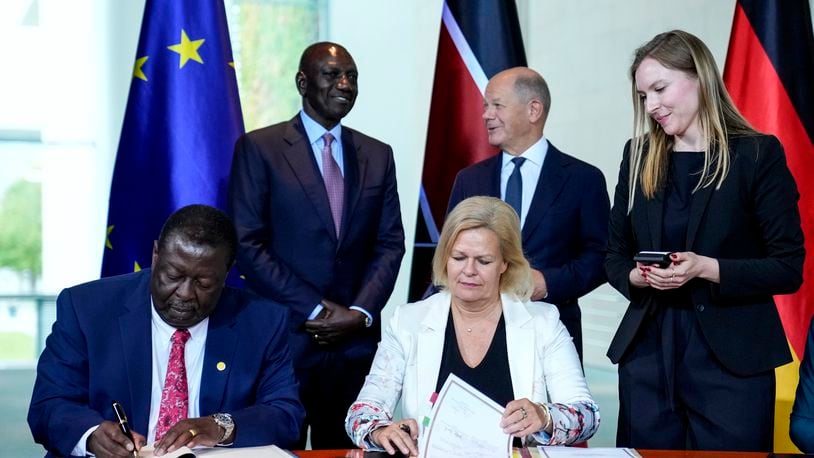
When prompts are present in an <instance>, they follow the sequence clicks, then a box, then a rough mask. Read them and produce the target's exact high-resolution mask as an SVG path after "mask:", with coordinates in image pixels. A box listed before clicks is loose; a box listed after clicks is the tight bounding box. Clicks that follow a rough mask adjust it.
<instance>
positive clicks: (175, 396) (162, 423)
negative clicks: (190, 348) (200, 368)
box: [155, 329, 189, 442]
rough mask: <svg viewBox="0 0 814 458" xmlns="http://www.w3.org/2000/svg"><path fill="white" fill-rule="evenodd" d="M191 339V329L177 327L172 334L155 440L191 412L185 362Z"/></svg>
mask: <svg viewBox="0 0 814 458" xmlns="http://www.w3.org/2000/svg"><path fill="white" fill-rule="evenodd" d="M187 340H189V331H188V330H186V329H176V331H175V332H174V333H173V335H172V348H171V349H170V358H169V361H168V362H167V378H166V379H165V380H164V390H163V391H161V407H160V408H159V410H158V424H157V425H156V426H155V441H156V442H158V441H160V440H161V438H162V437H164V434H166V432H167V431H168V430H169V429H170V428H172V427H173V425H175V424H176V423H178V422H179V421H180V420H183V419H185V418H187V414H188V412H189V391H188V390H187V366H186V363H185V362H184V345H186V343H187Z"/></svg>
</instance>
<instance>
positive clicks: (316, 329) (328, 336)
mask: <svg viewBox="0 0 814 458" xmlns="http://www.w3.org/2000/svg"><path fill="white" fill-rule="evenodd" d="M320 304H321V305H322V311H321V312H319V315H317V317H316V318H314V319H313V320H308V321H306V322H305V332H307V333H308V334H310V335H311V336H312V337H313V338H314V341H315V342H316V343H318V344H319V345H331V344H334V343H337V342H339V341H340V340H341V339H342V338H344V337H346V336H348V335H349V334H352V333H353V332H356V331H358V330H359V329H360V328H364V327H365V314H364V313H362V312H360V311H358V310H351V309H349V308H347V307H343V306H341V305H339V304H337V303H336V302H333V301H329V300H327V299H323V300H322V301H321V302H320Z"/></svg>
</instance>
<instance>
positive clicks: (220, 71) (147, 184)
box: [102, 0, 243, 276]
mask: <svg viewBox="0 0 814 458" xmlns="http://www.w3.org/2000/svg"><path fill="white" fill-rule="evenodd" d="M242 133H243V118H242V116H241V111H240V99H239V96H238V91H237V79H236V77H235V69H234V62H233V60H232V50H231V45H230V43H229V30H228V26H227V23H226V12H225V9H224V5H223V2H222V1H220V0H207V1H204V0H183V1H182V0H172V1H152V0H147V4H146V6H145V10H144V18H143V21H142V24H141V36H140V37H139V44H138V52H137V53H136V63H135V66H134V69H133V80H132V83H131V86H130V95H129V97H128V100H127V111H126V112H125V116H124V125H123V127H122V134H121V139H120V140H119V151H118V155H117V157H116V166H115V169H114V171H113V183H112V185H111V189H110V205H109V210H108V219H107V221H108V223H107V224H108V227H107V240H106V243H105V247H106V248H105V253H104V259H103V262H102V276H109V275H118V274H122V273H127V272H132V271H134V270H139V269H141V267H148V266H149V265H150V258H151V252H152V242H153V240H155V239H156V238H157V237H158V233H159V231H160V230H161V225H162V224H163V223H164V221H165V220H166V219H167V217H168V216H169V215H170V214H171V213H172V212H173V211H175V210H177V209H178V208H180V207H183V206H184V205H188V204H193V203H203V204H208V205H213V206H215V207H219V208H221V209H225V208H226V188H227V184H228V178H229V168H230V164H231V161H232V150H233V147H234V143H235V140H237V138H238V137H239V136H240V135H241V134H242Z"/></svg>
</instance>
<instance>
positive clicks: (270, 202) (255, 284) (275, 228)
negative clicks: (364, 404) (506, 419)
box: [229, 115, 404, 448]
mask: <svg viewBox="0 0 814 458" xmlns="http://www.w3.org/2000/svg"><path fill="white" fill-rule="evenodd" d="M341 141H342V147H343V154H344V156H343V157H344V178H345V203H344V214H343V217H342V227H341V230H340V238H339V239H337V237H336V233H335V232H336V231H335V229H334V224H333V219H332V217H331V211H330V204H329V203H328V196H327V193H326V191H325V185H324V183H323V181H322V175H321V174H320V172H319V168H318V167H317V164H316V160H315V159H314V154H313V151H312V149H311V145H310V144H309V142H308V137H307V135H306V133H305V130H304V128H303V126H302V121H301V118H300V116H299V115H297V116H295V117H294V118H293V119H291V120H290V121H288V122H283V123H280V124H276V125H273V126H269V127H266V128H263V129H260V130H256V131H253V132H250V133H248V134H246V135H244V136H243V137H241V138H240V139H239V140H238V142H237V144H236V145H235V156H234V160H233V162H232V173H231V182H230V186H229V204H230V209H231V212H232V215H233V220H234V222H235V227H236V228H237V233H238V238H239V244H240V246H239V249H238V255H237V262H238V266H239V268H240V271H241V273H242V274H243V275H245V277H246V284H247V285H248V287H249V288H250V289H252V290H254V291H256V292H257V293H259V294H261V295H263V296H265V297H268V298H270V299H272V300H274V301H277V302H280V303H284V304H286V305H289V306H290V307H291V310H292V322H291V325H292V331H293V333H292V340H291V346H292V352H293V353H294V364H295V366H296V367H297V369H298V376H299V377H300V382H301V384H302V390H303V391H302V399H303V402H304V403H305V407H306V412H307V415H308V417H307V419H306V422H307V423H309V424H311V425H312V426H313V425H314V423H317V424H319V423H320V422H321V421H322V423H323V424H324V426H325V428H327V429H329V430H330V431H331V432H332V435H333V438H332V439H329V440H327V441H326V442H322V441H321V437H322V433H321V431H317V432H316V434H315V433H314V431H312V437H311V439H312V444H313V445H314V446H315V448H322V446H323V445H324V446H327V447H329V448H345V447H351V446H352V443H351V442H350V440H349V439H348V438H347V435H346V434H345V432H344V428H343V425H344V418H345V413H346V412H347V409H348V407H350V404H351V403H352V402H353V401H354V400H355V399H356V395H357V394H358V393H359V390H360V389H361V387H362V383H363V381H364V377H365V376H366V375H367V372H368V370H369V369H370V363H371V362H372V360H373V355H374V353H375V351H376V344H377V343H378V341H379V338H380V312H381V309H382V308H383V307H384V305H385V304H386V303H387V300H388V298H389V297H390V294H391V293H392V291H393V286H394V285H395V282H396V277H397V275H398V271H399V267H400V265H401V258H402V256H403V255H404V229H403V227H402V223H401V210H400V207H399V199H398V193H397V189H396V169H395V162H394V160H393V151H392V149H391V148H390V147H389V146H388V145H386V144H384V143H382V142H380V141H378V140H375V139H373V138H371V137H368V136H366V135H364V134H362V133H360V132H358V131H355V130H353V129H350V128H348V127H345V126H343V127H342V139H341ZM323 298H325V299H328V300H331V301H334V302H336V303H338V304H340V305H343V306H346V307H350V306H358V307H361V308H363V309H365V310H367V311H368V312H369V313H370V315H371V316H372V317H373V323H374V325H373V327H371V328H367V329H363V330H360V331H359V332H356V333H354V334H353V335H350V336H348V337H347V338H346V339H344V340H343V341H341V342H340V343H337V344H335V345H331V346H327V347H325V346H320V345H317V344H316V343H315V342H314V341H313V339H311V338H310V337H309V335H308V334H307V333H305V332H304V329H303V323H304V322H305V321H306V319H307V317H308V315H309V314H310V313H311V312H312V311H313V310H314V308H315V307H316V305H317V304H318V303H319V302H320V301H321V300H322V299H323ZM309 373H310V374H311V375H309ZM314 377H318V379H319V380H313V379H314ZM312 382H315V383H316V382H318V383H323V382H324V383H328V382H330V383H328V385H325V386H323V385H318V384H314V383H312ZM309 393H310V394H309ZM323 420H324V421H323Z"/></svg>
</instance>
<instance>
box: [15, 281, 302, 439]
mask: <svg viewBox="0 0 814 458" xmlns="http://www.w3.org/2000/svg"><path fill="white" fill-rule="evenodd" d="M149 284H150V270H149V269H146V270H143V271H141V272H137V273H133V274H127V275H121V276H117V277H109V278H105V279H102V280H97V281H93V282H90V283H85V284H83V285H79V286H75V287H72V288H68V289H66V290H64V291H62V293H61V294H60V295H59V298H58V299H57V321H56V323H54V326H53V329H52V331H51V335H50V336H49V337H48V339H47V341H46V347H45V350H44V351H43V353H42V355H41V356H40V360H39V364H38V367H37V381H36V383H35V385H34V393H33V395H32V399H31V406H30V408H29V412H28V424H29V425H30V427H31V431H32V433H33V435H34V440H35V441H36V442H38V443H41V444H43V445H44V446H45V448H46V449H48V451H49V452H51V453H53V454H56V455H70V453H71V450H73V448H74V446H75V445H76V443H77V442H78V441H79V439H80V437H81V436H82V434H84V433H85V431H87V430H88V428H90V427H92V426H94V425H98V424H99V423H101V422H102V421H103V420H111V421H114V420H115V417H114V414H113V411H112V409H111V402H112V401H113V400H117V401H119V402H120V403H121V404H122V406H123V407H124V408H125V410H126V412H127V413H128V416H129V420H130V425H131V427H132V428H133V430H134V431H137V432H139V433H141V434H143V435H146V434H147V430H148V425H147V423H148V419H149V414H150V390H151V383H152V382H151V380H152V379H151V377H152V356H151V348H152V347H151V344H150V342H151V340H150V339H151V337H150V336H151V324H150V313H151V305H150V287H149ZM286 328H287V326H286V311H285V310H284V309H282V308H281V307H279V306H277V305H275V304H272V303H270V302H268V301H266V300H263V299H261V298H259V297H257V296H254V295H253V294H251V293H247V292H244V291H239V290H235V289H232V288H229V287H226V288H224V290H223V293H222V295H221V298H220V301H219V302H218V305H217V307H216V308H215V310H214V311H213V312H212V314H211V315H210V316H209V327H208V331H207V338H206V346H205V353H204V362H203V372H202V374H201V393H200V412H201V416H205V415H210V414H213V413H217V412H225V413H231V414H232V416H233V417H234V420H235V425H236V436H235V442H234V443H235V446H254V445H263V444H270V443H274V444H278V445H280V446H282V447H288V446H290V445H291V444H293V441H294V440H295V439H296V438H297V435H298V432H299V427H300V424H301V422H302V419H303V416H304V412H303V408H302V405H301V404H300V402H299V399H298V396H297V384H296V381H295V378H294V372H293V368H292V364H291V359H290V356H289V351H288V344H287V337H288V334H287V332H286ZM219 362H224V363H226V368H225V370H222V371H219V370H218V369H217V364H218V363H219Z"/></svg>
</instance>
